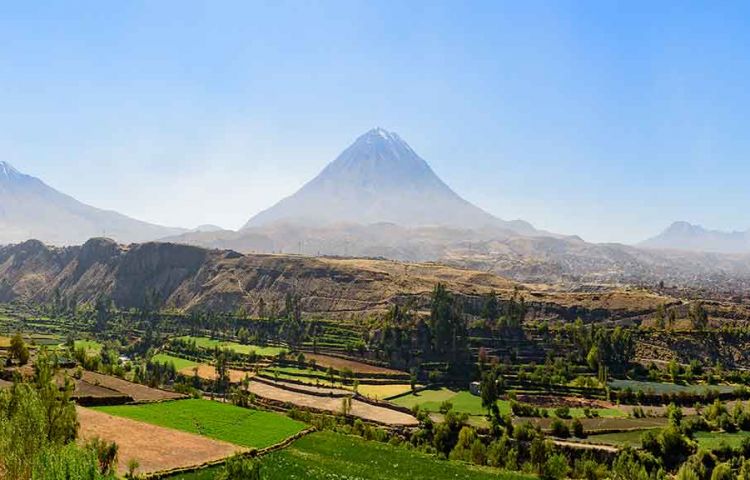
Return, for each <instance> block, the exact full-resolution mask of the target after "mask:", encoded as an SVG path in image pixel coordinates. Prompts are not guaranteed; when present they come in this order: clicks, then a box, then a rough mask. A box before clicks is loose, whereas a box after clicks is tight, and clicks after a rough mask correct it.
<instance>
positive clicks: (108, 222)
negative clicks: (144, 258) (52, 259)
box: [0, 161, 186, 245]
mask: <svg viewBox="0 0 750 480" xmlns="http://www.w3.org/2000/svg"><path fill="white" fill-rule="evenodd" d="M183 232H186V230H185V229H180V228H169V227H162V226H159V225H153V224H150V223H146V222H141V221H139V220H135V219H133V218H130V217H127V216H125V215H122V214H120V213H117V212H112V211H107V210H100V209H98V208H94V207H91V206H89V205H86V204H84V203H81V202H79V201H78V200H76V199H74V198H73V197H70V196H68V195H65V194H63V193H60V192H58V191H57V190H55V189H54V188H52V187H50V186H48V185H47V184H45V183H44V182H43V181H41V180H39V179H38V178H35V177H32V176H30V175H25V174H23V173H21V172H19V171H18V170H16V169H15V168H13V166H11V165H10V164H9V163H8V162H4V161H0V245H2V244H7V243H16V242H21V241H24V240H28V239H30V238H35V239H38V240H41V241H43V242H46V243H49V244H54V245H72V244H81V243H83V242H85V241H86V240H88V239H89V238H91V237H101V236H107V237H111V238H114V239H116V240H117V241H119V242H122V243H130V242H144V241H147V240H154V239H157V238H161V237H165V236H169V235H177V234H180V233H183Z"/></svg>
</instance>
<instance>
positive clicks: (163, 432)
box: [76, 407, 245, 475]
mask: <svg viewBox="0 0 750 480" xmlns="http://www.w3.org/2000/svg"><path fill="white" fill-rule="evenodd" d="M76 410H77V412H78V420H79V422H80V423H81V429H80V438H81V439H82V440H84V441H85V440H88V439H91V438H94V437H99V438H102V439H104V440H107V441H110V442H115V443H117V445H118V447H119V454H118V457H119V464H118V468H117V471H118V473H119V474H120V475H124V474H125V473H126V472H127V465H128V462H129V461H130V460H131V459H136V460H137V461H138V463H139V464H140V467H139V468H138V470H137V471H138V473H153V472H159V471H163V470H169V469H172V468H179V467H190V466H194V465H201V464H203V463H205V462H210V461H214V460H221V459H223V458H226V457H229V456H231V455H233V454H234V453H235V452H238V451H244V450H245V449H244V448H243V447H239V446H237V445H233V444H231V443H226V442H221V441H218V440H212V439H210V438H206V437H201V436H199V435H193V434H191V433H186V432H181V431H179V430H173V429H171V428H164V427H158V426H156V425H151V424H149V423H143V422H138V421H135V420H130V419H127V418H122V417H114V416H112V415H107V414H106V413H102V412H97V411H96V410H91V409H88V408H83V407H76Z"/></svg>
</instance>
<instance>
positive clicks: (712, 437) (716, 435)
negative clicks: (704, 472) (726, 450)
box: [695, 431, 750, 450]
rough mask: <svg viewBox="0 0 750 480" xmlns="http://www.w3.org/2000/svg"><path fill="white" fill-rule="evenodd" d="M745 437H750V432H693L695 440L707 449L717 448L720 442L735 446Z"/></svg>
mask: <svg viewBox="0 0 750 480" xmlns="http://www.w3.org/2000/svg"><path fill="white" fill-rule="evenodd" d="M746 438H750V432H744V431H740V432H735V433H726V432H695V440H696V441H697V442H698V445H700V446H701V447H703V448H707V449H709V450H713V449H716V448H718V447H719V446H721V444H722V443H726V444H727V445H729V446H730V447H732V448H737V447H739V446H740V445H741V444H742V441H743V440H744V439H746Z"/></svg>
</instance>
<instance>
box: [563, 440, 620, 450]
mask: <svg viewBox="0 0 750 480" xmlns="http://www.w3.org/2000/svg"><path fill="white" fill-rule="evenodd" d="M552 443H554V444H555V445H559V446H561V447H570V448H579V449H581V450H602V451H605V452H612V453H617V452H619V451H620V449H619V448H617V447H615V446H612V445H602V444H594V443H584V442H571V441H568V440H552Z"/></svg>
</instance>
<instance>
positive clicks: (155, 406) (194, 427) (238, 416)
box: [96, 399, 306, 448]
mask: <svg viewBox="0 0 750 480" xmlns="http://www.w3.org/2000/svg"><path fill="white" fill-rule="evenodd" d="M96 409H97V410H99V411H102V412H104V413H108V414H110V415H116V416H121V417H126V418H130V419H133V420H139V421H142V422H146V423H151V424H154V425H159V426H162V427H168V428H174V429H176V430H182V431H185V432H190V433H196V434H199V435H203V436H206V437H210V438H215V439H217V440H224V441H225V442H230V443H234V444H235V445H240V446H243V447H251V448H264V447H268V446H270V445H273V444H275V443H278V442H280V441H282V440H284V439H285V438H288V437H290V436H292V435H294V434H295V433H298V432H300V431H301V430H304V429H305V428H306V425H305V424H304V423H302V422H298V421H295V420H292V419H290V418H288V417H286V416H284V415H280V414H278V413H273V412H264V411H260V410H253V409H248V408H241V407H236V406H234V405H231V404H228V403H219V402H215V401H211V400H195V399H191V400H177V401H172V402H161V403H150V404H142V405H118V406H109V407H98V408H96Z"/></svg>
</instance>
